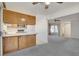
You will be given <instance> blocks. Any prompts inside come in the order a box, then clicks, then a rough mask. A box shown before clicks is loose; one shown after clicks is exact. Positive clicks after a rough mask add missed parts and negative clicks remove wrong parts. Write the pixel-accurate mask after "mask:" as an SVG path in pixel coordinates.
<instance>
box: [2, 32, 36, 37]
mask: <svg viewBox="0 0 79 59" xmlns="http://www.w3.org/2000/svg"><path fill="white" fill-rule="evenodd" d="M33 34H36V33H35V32H29V33H25V32H23V33H19V32H18V33H14V34H3V35H2V36H3V37H9V36H23V35H33Z"/></svg>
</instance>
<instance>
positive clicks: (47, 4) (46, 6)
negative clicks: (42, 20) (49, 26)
mask: <svg viewBox="0 0 79 59" xmlns="http://www.w3.org/2000/svg"><path fill="white" fill-rule="evenodd" d="M41 3H44V4H45V9H48V8H49V4H50V2H32V4H33V5H36V4H41ZM56 3H58V4H62V3H63V2H56Z"/></svg>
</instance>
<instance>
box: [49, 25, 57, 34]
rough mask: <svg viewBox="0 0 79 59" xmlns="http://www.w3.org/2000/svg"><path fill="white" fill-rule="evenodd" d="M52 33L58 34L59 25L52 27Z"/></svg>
mask: <svg viewBox="0 0 79 59" xmlns="http://www.w3.org/2000/svg"><path fill="white" fill-rule="evenodd" d="M50 32H51V33H58V26H57V25H51V27H50Z"/></svg>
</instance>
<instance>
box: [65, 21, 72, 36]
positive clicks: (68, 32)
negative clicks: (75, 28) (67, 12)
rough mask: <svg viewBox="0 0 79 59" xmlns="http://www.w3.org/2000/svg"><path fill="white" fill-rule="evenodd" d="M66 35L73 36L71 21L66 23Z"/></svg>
mask: <svg viewBox="0 0 79 59" xmlns="http://www.w3.org/2000/svg"><path fill="white" fill-rule="evenodd" d="M64 37H71V23H70V22H67V23H65V24H64Z"/></svg>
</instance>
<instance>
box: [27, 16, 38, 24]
mask: <svg viewBox="0 0 79 59" xmlns="http://www.w3.org/2000/svg"><path fill="white" fill-rule="evenodd" d="M28 17H29V19H28V24H29V25H35V24H36V18H35V16H28Z"/></svg>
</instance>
